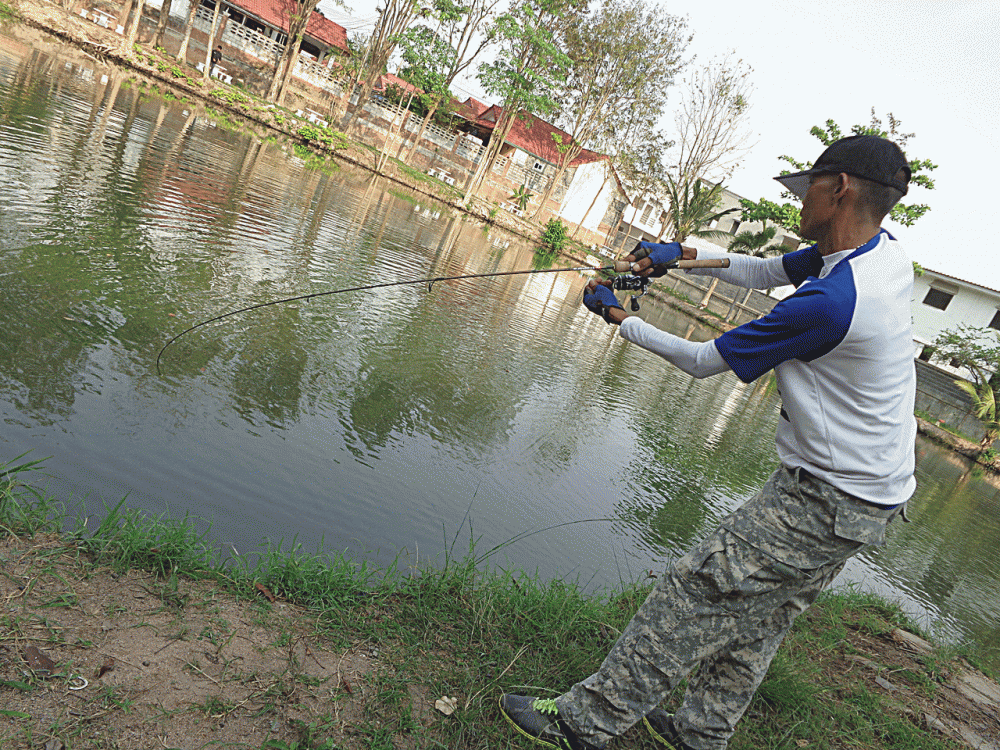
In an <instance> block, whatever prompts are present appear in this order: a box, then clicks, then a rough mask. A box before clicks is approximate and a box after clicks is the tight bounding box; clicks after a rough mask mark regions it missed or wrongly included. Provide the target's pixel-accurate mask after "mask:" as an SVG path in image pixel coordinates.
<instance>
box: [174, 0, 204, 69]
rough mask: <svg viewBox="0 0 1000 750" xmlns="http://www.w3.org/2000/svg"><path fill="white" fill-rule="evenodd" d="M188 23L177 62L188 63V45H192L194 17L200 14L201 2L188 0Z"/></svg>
mask: <svg viewBox="0 0 1000 750" xmlns="http://www.w3.org/2000/svg"><path fill="white" fill-rule="evenodd" d="M188 3H189V5H188V14H187V21H186V22H185V23H184V39H183V40H181V48H180V49H179V50H177V61H178V62H180V63H187V51H188V44H190V43H191V31H192V30H193V29H194V15H195V13H197V12H198V6H199V5H200V4H201V0H188Z"/></svg>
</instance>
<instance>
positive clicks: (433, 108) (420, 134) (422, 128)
mask: <svg viewBox="0 0 1000 750" xmlns="http://www.w3.org/2000/svg"><path fill="white" fill-rule="evenodd" d="M440 105H441V99H440V98H438V99H435V100H434V104H433V105H432V106H431V108H430V110H428V112H427V114H426V115H424V121H423V122H422V123H420V130H419V131H418V132H417V137H416V138H415V139H414V140H413V146H411V147H410V150H409V151H407V152H406V156H400V154H401V153H402V150H403V149H402V144H400V154H396V158H397V159H399V160H400V161H403V162H406V163H407V164H408V163H409V161H410V159H412V158H413V155H414V154H415V153H416V152H417V146H419V145H420V139H421V138H423V137H424V132H425V131H426V130H427V124H428V123H429V122H430V121H431V118H433V117H434V115H435V114H436V113H437V111H438V108H439V107H440Z"/></svg>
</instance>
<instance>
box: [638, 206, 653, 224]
mask: <svg viewBox="0 0 1000 750" xmlns="http://www.w3.org/2000/svg"><path fill="white" fill-rule="evenodd" d="M652 213H653V201H649V202H648V203H647V204H646V208H645V209H644V210H643V212H642V218H641V219H639V223H640V224H646V225H648V224H649V217H650V216H651V215H652Z"/></svg>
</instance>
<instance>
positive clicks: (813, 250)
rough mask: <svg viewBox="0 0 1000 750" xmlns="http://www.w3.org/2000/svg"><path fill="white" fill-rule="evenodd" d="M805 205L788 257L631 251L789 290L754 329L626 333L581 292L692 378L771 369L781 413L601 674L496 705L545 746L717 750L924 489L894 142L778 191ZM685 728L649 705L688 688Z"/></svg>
mask: <svg viewBox="0 0 1000 750" xmlns="http://www.w3.org/2000/svg"><path fill="white" fill-rule="evenodd" d="M775 179H777V180H778V181H779V182H781V183H782V184H783V185H784V186H785V187H786V188H788V189H789V190H791V191H792V192H794V193H795V194H796V195H798V196H799V197H801V198H802V219H801V225H800V228H799V233H800V235H801V236H802V237H804V238H806V239H808V240H812V241H814V242H815V243H816V244H814V245H813V246H811V247H809V248H806V249H804V250H799V251H796V252H793V253H789V254H787V255H785V256H783V257H780V258H768V259H762V258H754V257H752V256H743V255H727V254H725V253H721V252H720V253H717V254H712V253H708V254H706V253H703V252H701V251H695V250H692V249H691V248H681V247H680V245H678V244H677V243H670V244H668V245H655V244H651V243H640V244H639V245H638V246H637V248H636V251H634V252H633V254H632V256H630V257H629V258H628V260H632V261H638V262H637V263H635V265H634V266H633V269H634V270H635V271H636V272H637V273H642V274H645V275H648V274H651V273H652V274H657V273H661V272H663V270H664V266H665V264H667V263H669V262H671V261H673V260H675V259H678V258H680V257H683V258H685V259H693V258H696V257H727V258H729V260H730V267H729V268H728V269H698V270H692V271H689V272H690V273H701V274H706V275H717V276H719V277H720V278H721V279H723V280H725V281H728V282H731V283H736V284H740V285H742V286H746V287H754V288H767V287H774V286H780V285H783V284H789V283H791V284H794V285H795V286H796V287H797V289H796V291H795V292H794V293H793V294H792V295H790V296H789V297H787V298H786V299H784V300H782V301H781V302H779V303H778V304H777V305H776V306H775V307H774V309H773V310H772V311H771V312H770V313H768V314H767V315H765V316H764V317H762V318H760V319H758V320H755V321H752V322H750V323H747V324H745V325H742V326H740V327H738V328H735V329H733V330H732V331H729V332H727V333H724V334H723V335H722V336H720V337H719V338H717V339H716V340H715V341H708V342H703V343H692V342H688V341H684V340H683V339H680V338H678V337H676V336H672V335H670V334H668V333H665V332H663V331H660V330H658V329H656V328H654V327H653V326H651V325H649V324H647V323H645V322H643V321H642V320H640V319H639V318H636V317H629V316H628V315H626V314H625V311H624V310H623V309H622V307H621V305H619V304H618V301H617V299H616V298H615V296H614V294H613V292H612V291H611V289H610V288H608V286H604V285H600V284H597V283H596V282H591V283H590V284H589V285H588V290H587V293H586V294H585V296H584V304H585V305H586V306H587V307H588V309H590V310H592V311H594V312H596V313H599V314H601V315H602V316H603V317H604V319H605V320H606V321H607V322H609V323H612V324H616V325H619V326H620V335H621V336H622V337H623V338H625V339H627V340H629V341H631V342H633V343H636V344H638V345H640V346H642V347H644V348H647V349H649V350H650V351H653V352H655V353H656V354H659V355H660V356H662V357H664V358H665V359H666V360H667V361H669V362H671V363H673V364H674V365H676V366H677V367H680V368H681V369H683V370H684V371H686V372H688V373H690V374H692V375H694V376H696V377H706V376H709V375H714V374H718V373H722V372H725V371H727V370H732V371H733V372H735V373H736V375H737V377H739V378H740V379H741V380H743V381H745V382H748V383H749V382H751V381H753V380H755V379H756V378H758V377H759V376H761V375H763V374H764V373H766V372H768V371H769V370H771V369H773V370H774V371H775V376H776V379H777V384H778V390H779V392H780V394H781V398H782V409H781V414H780V418H779V420H778V427H777V435H776V445H777V452H778V458H779V460H780V462H781V465H780V467H779V468H778V470H777V471H775V472H774V474H773V475H772V476H771V477H770V479H769V480H768V481H767V483H766V484H765V485H764V487H763V488H762V489H761V491H760V492H759V493H758V494H757V495H756V496H755V497H754V498H753V499H751V500H750V501H748V502H747V503H746V504H745V505H744V506H743V507H742V508H740V509H739V510H737V511H736V512H735V513H733V514H732V515H730V516H728V517H727V518H726V519H724V520H723V521H722V524H721V525H720V527H719V528H718V529H717V530H716V531H715V532H713V533H712V534H711V536H709V538H708V539H706V540H705V541H703V542H701V543H700V544H698V545H697V546H696V547H695V548H694V549H693V550H692V551H691V552H689V553H688V554H687V555H685V556H684V557H682V558H680V559H679V560H677V561H676V562H674V563H673V564H672V565H671V566H670V567H669V568H668V569H667V571H666V572H665V573H664V575H662V576H661V577H660V579H659V580H658V582H657V584H656V586H655V587H654V589H653V591H652V593H651V594H650V595H649V598H648V599H647V600H646V601H645V603H644V604H643V605H642V606H641V607H640V608H639V610H638V612H637V613H636V614H635V616H634V617H633V618H632V620H631V622H630V623H629V624H628V625H627V626H626V628H625V630H624V631H623V632H622V634H621V636H620V638H619V639H618V641H617V643H616V644H615V646H614V647H613V648H612V650H611V652H610V653H609V654H608V656H607V657H606V658H605V660H604V663H603V664H602V665H601V668H600V669H599V670H598V671H597V672H596V673H594V674H593V675H591V676H590V677H588V678H586V679H585V680H583V681H582V682H580V683H577V684H576V685H574V686H573V687H572V688H571V689H570V690H569V691H568V692H566V693H564V694H563V695H561V696H559V697H558V698H555V699H551V700H540V699H535V698H531V697H527V696H517V695H505V696H502V697H501V699H500V709H501V712H502V713H503V715H504V716H505V718H507V719H508V720H509V721H510V722H511V723H512V724H513V725H514V726H515V727H516V728H517V729H518V731H520V732H521V733H522V734H526V735H528V736H529V737H531V738H532V739H533V740H534V741H535V742H537V743H538V744H540V745H543V746H549V747H556V748H573V749H574V750H589V749H591V748H603V747H604V746H605V745H606V744H607V743H608V741H609V740H610V739H611V738H613V737H615V736H617V735H619V734H621V733H623V732H624V731H625V730H627V729H628V728H629V727H631V726H632V725H633V724H635V723H636V722H637V721H638V720H640V719H643V721H644V723H645V725H646V726H647V728H648V729H649V730H650V731H651V732H652V734H653V737H654V738H655V739H656V740H657V741H659V742H660V743H662V744H664V745H666V746H668V747H672V748H676V750H724V748H725V747H726V745H727V743H728V741H729V738H730V737H731V735H732V734H733V731H734V728H735V726H736V723H737V722H738V721H739V719H740V718H741V717H742V715H743V713H744V711H745V710H746V708H747V706H748V705H749V703H750V699H751V698H752V697H753V694H754V692H755V691H756V689H757V687H758V686H759V685H760V683H761V681H762V680H763V679H764V675H765V674H766V672H767V668H768V665H769V664H770V662H771V659H772V658H773V657H774V654H775V653H776V651H777V649H778V646H779V644H780V643H781V641H782V639H783V638H784V636H785V634H786V633H787V631H788V629H789V628H790V627H791V625H792V622H793V620H794V619H795V617H796V616H797V615H799V614H800V613H801V612H803V611H804V610H805V609H806V608H807V607H808V606H809V605H810V604H812V602H813V601H814V600H815V598H816V596H817V595H818V594H819V593H820V591H822V590H823V589H824V588H825V587H826V586H827V585H828V584H829V583H830V582H831V581H832V580H833V579H834V577H835V576H836V575H837V573H838V572H840V570H841V568H842V567H843V566H844V564H845V562H846V561H847V560H848V559H849V558H850V557H851V556H852V555H854V554H855V553H857V552H858V551H859V550H861V549H862V548H863V547H864V546H865V545H868V544H881V543H883V539H884V534H885V528H886V526H887V525H888V524H889V522H890V521H891V520H892V519H893V518H894V517H895V516H896V515H897V514H898V513H899V512H900V511H901V510H902V508H903V505H904V503H905V502H906V501H907V500H908V499H909V497H910V496H911V495H912V493H913V490H914V487H915V485H916V483H915V480H914V478H913V467H914V439H915V435H916V420H915V419H914V416H913V400H914V387H915V372H914V364H913V339H912V336H911V333H910V297H911V289H912V283H913V268H912V264H911V262H910V260H909V259H908V258H907V257H906V254H905V253H904V252H903V251H902V249H901V248H900V247H899V245H898V243H897V242H896V240H895V239H894V238H893V237H892V236H891V235H889V233H888V232H886V231H885V230H882V229H880V224H881V221H882V219H883V218H884V217H885V215H886V214H887V213H888V212H889V210H890V209H891V208H892V206H893V205H894V204H895V203H896V202H897V201H898V200H899V199H900V198H901V197H902V196H903V195H905V194H906V191H907V187H908V183H909V179H910V168H909V166H908V164H907V161H906V158H905V156H904V155H903V152H902V151H901V150H900V149H899V147H898V146H896V145H895V144H894V143H891V142H890V141H887V140H884V139H882V138H877V137H874V136H867V135H863V136H852V137H850V138H844V139H842V140H839V141H837V142H836V143H834V144H833V145H831V146H830V147H829V148H828V149H827V150H826V151H824V152H823V154H822V155H821V156H820V158H819V159H818V160H817V162H816V164H815V165H814V166H813V167H812V169H808V170H806V171H804V172H799V173H797V174H793V175H786V176H782V177H777V178H775ZM684 677H689V682H688V688H687V692H686V694H685V696H684V700H683V703H682V705H681V707H680V708H679V709H678V710H677V712H676V713H675V714H673V715H669V714H667V713H666V712H664V711H663V710H662V709H659V708H658V706H659V704H660V703H661V702H662V701H663V700H664V699H665V698H666V697H667V696H668V694H669V693H670V692H671V691H672V690H673V689H674V687H675V686H676V685H677V684H678V683H679V682H680V681H681V680H682V679H683V678H684Z"/></svg>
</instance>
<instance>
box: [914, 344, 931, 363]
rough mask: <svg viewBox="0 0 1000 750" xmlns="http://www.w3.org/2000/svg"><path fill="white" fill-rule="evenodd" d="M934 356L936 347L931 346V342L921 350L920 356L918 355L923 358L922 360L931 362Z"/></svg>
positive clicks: (920, 358)
mask: <svg viewBox="0 0 1000 750" xmlns="http://www.w3.org/2000/svg"><path fill="white" fill-rule="evenodd" d="M933 356H934V347H933V346H931V345H930V344H927V345H926V346H925V347H924V348H923V349H921V350H920V356H919V357H917V359H919V360H921V361H922V362H930V361H931V357H933Z"/></svg>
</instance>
